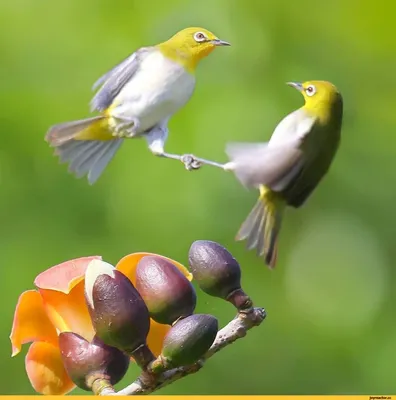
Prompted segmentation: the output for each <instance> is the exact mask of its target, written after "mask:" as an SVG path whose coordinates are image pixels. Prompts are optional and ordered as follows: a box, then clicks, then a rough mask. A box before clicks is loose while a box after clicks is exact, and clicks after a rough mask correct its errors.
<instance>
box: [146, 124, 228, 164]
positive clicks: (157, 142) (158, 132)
mask: <svg viewBox="0 0 396 400" xmlns="http://www.w3.org/2000/svg"><path fill="white" fill-rule="evenodd" d="M167 136H168V129H167V126H166V124H165V123H164V124H163V125H162V126H158V127H156V128H155V129H152V130H151V131H150V132H147V133H146V134H145V138H146V140H147V143H148V147H149V149H150V151H151V152H152V153H153V154H154V155H155V156H157V157H163V158H169V159H171V160H178V161H181V162H182V163H183V164H184V167H185V168H186V169H187V170H188V171H191V170H195V169H199V168H201V166H202V165H211V166H213V167H217V168H221V169H223V170H227V165H228V164H220V163H218V162H215V161H211V160H206V159H204V158H199V157H196V156H194V155H193V154H183V155H179V154H172V153H167V152H166V151H165V150H164V145H165V142H166V139H167Z"/></svg>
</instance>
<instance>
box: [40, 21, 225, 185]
mask: <svg viewBox="0 0 396 400" xmlns="http://www.w3.org/2000/svg"><path fill="white" fill-rule="evenodd" d="M228 45H229V43H228V42H225V41H223V40H220V39H219V38H218V37H217V36H215V35H214V34H213V33H212V32H210V31H208V30H207V29H204V28H196V27H192V28H186V29H183V30H181V31H180V32H178V33H176V34H175V35H174V36H172V37H171V38H170V39H169V40H167V41H165V42H163V43H160V44H158V45H156V46H150V47H142V48H140V49H139V50H137V51H135V52H134V53H133V54H132V55H130V56H129V57H128V58H126V59H125V60H124V61H122V62H121V63H120V64H118V65H117V66H116V67H114V68H113V69H111V70H110V71H109V72H107V73H106V74H105V75H104V76H102V77H101V78H100V79H99V80H98V81H97V82H96V83H95V85H94V89H97V88H99V87H100V89H99V90H98V91H97V93H96V94H95V96H94V97H93V99H92V101H91V111H96V112H98V113H99V115H97V116H94V117H91V118H87V119H83V120H79V121H72V122H65V123H62V124H58V125H55V126H53V127H51V128H50V129H49V131H48V132H47V134H46V140H47V141H48V142H49V144H50V146H51V147H54V148H55V153H56V154H57V155H58V156H59V157H60V160H61V162H67V163H68V164H69V171H70V172H72V173H74V174H75V175H76V176H77V177H82V176H84V175H88V181H89V183H90V184H93V183H94V182H96V180H97V179H98V178H99V177H100V175H101V174H102V172H103V171H104V169H105V168H106V166H107V165H108V164H109V162H110V161H111V160H112V158H113V157H114V155H115V153H116V152H117V150H118V149H119V147H120V146H121V144H122V143H123V142H124V139H126V138H138V137H143V138H145V139H146V141H147V144H148V147H149V149H150V151H151V152H152V153H153V154H155V155H157V156H160V157H166V158H172V159H176V160H180V161H182V162H183V163H184V165H185V166H186V168H187V169H194V168H199V166H200V165H201V164H211V165H216V163H213V162H211V161H209V160H205V159H200V158H197V157H194V156H192V155H183V156H181V155H177V154H170V153H166V152H165V150H164V146H165V142H166V140H167V137H168V122H169V119H170V118H171V117H172V116H173V115H174V114H175V113H176V112H177V111H178V110H179V109H180V108H182V107H183V106H184V105H185V104H186V103H187V102H188V100H189V99H190V98H191V96H192V94H193V92H194V88H195V82H196V81H195V70H196V68H197V66H198V64H199V62H200V61H201V60H202V59H203V58H205V57H206V56H208V55H209V54H210V53H211V52H212V51H213V50H214V49H215V48H216V47H219V46H228Z"/></svg>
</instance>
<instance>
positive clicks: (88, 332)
mask: <svg viewBox="0 0 396 400" xmlns="http://www.w3.org/2000/svg"><path fill="white" fill-rule="evenodd" d="M39 292H40V294H41V296H42V298H43V301H44V307H45V310H46V312H47V315H48V317H49V319H50V320H51V322H52V324H53V325H54V326H55V328H56V329H57V330H58V332H74V333H77V334H79V335H81V336H82V337H83V338H85V339H86V340H92V338H93V336H94V334H95V332H94V329H93V327H92V323H91V318H90V316H89V313H88V308H87V305H86V304H85V297H84V281H81V280H80V282H79V283H78V284H77V285H76V286H74V287H73V288H72V289H71V290H70V292H69V293H68V294H66V293H63V292H58V291H55V290H48V289H39Z"/></svg>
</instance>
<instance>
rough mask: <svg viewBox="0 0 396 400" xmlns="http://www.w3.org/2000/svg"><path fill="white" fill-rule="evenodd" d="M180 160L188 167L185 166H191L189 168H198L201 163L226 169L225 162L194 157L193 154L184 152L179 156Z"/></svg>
mask: <svg viewBox="0 0 396 400" xmlns="http://www.w3.org/2000/svg"><path fill="white" fill-rule="evenodd" d="M180 161H181V162H182V163H183V164H184V165H185V166H186V168H187V169H189V168H188V167H187V166H191V167H192V168H191V169H198V168H200V167H201V166H202V165H211V166H212V167H216V168H221V169H226V165H227V164H220V163H218V162H217V161H212V160H207V159H205V158H200V157H196V156H194V155H193V154H184V155H182V156H181V159H180Z"/></svg>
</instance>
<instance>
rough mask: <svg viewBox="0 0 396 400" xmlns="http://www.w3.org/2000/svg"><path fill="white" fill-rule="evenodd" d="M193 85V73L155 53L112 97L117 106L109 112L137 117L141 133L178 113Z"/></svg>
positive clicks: (188, 96) (113, 114)
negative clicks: (115, 95) (114, 96)
mask: <svg viewBox="0 0 396 400" xmlns="http://www.w3.org/2000/svg"><path fill="white" fill-rule="evenodd" d="M194 87H195V78H194V76H193V75H191V74H190V73H188V72H187V71H186V70H185V69H184V68H183V67H182V66H181V65H179V64H177V63H175V62H173V61H171V60H169V59H167V58H165V57H164V56H163V55H162V54H161V53H160V52H155V53H153V54H151V55H149V56H148V57H147V58H146V59H145V60H144V61H143V62H142V65H141V67H140V69H139V71H138V72H137V73H136V74H135V75H134V76H133V78H132V79H131V80H130V81H129V82H128V83H127V84H126V85H125V86H124V87H123V89H122V90H121V92H120V93H119V94H118V96H117V97H116V98H115V100H114V103H115V104H117V106H115V107H113V108H112V110H111V115H112V116H121V117H126V118H134V119H137V120H138V121H139V131H138V132H137V133H143V132H144V131H146V130H148V129H150V128H152V127H153V126H155V125H157V124H158V123H160V122H161V121H163V120H165V119H167V118H169V117H171V116H172V115H173V114H174V113H175V112H177V111H178V110H179V109H180V108H181V107H182V106H183V105H184V104H185V103H186V102H187V101H188V100H189V99H190V97H191V95H192V93H193V91H194Z"/></svg>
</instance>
